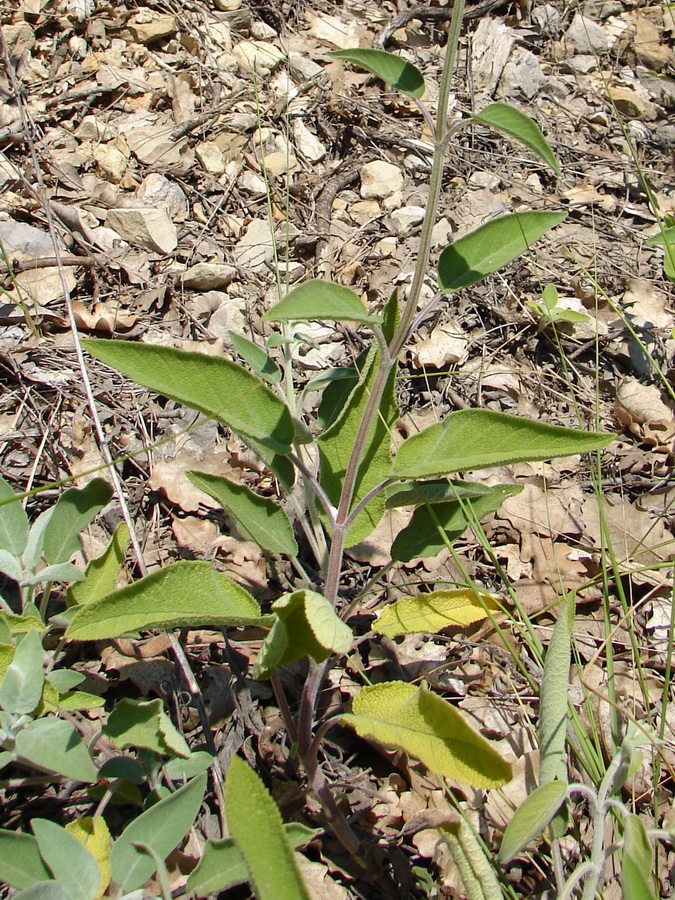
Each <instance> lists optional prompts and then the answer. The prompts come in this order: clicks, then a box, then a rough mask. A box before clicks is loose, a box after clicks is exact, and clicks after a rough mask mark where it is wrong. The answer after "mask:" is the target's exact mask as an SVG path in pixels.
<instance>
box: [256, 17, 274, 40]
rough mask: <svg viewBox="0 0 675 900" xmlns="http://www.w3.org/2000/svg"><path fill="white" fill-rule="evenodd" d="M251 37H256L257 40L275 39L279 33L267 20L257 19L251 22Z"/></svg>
mask: <svg viewBox="0 0 675 900" xmlns="http://www.w3.org/2000/svg"><path fill="white" fill-rule="evenodd" d="M251 37H254V38H255V39H256V40H257V41H273V40H274V39H275V38H278V37H279V35H278V34H277V33H276V31H275V30H274V28H272V26H271V25H268V24H267V23H266V22H260V21H255V22H252V23H251Z"/></svg>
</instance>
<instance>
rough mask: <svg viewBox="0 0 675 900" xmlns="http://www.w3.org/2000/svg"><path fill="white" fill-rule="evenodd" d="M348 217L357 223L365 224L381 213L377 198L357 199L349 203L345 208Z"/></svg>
mask: <svg viewBox="0 0 675 900" xmlns="http://www.w3.org/2000/svg"><path fill="white" fill-rule="evenodd" d="M347 213H348V215H349V218H350V219H351V220H352V221H353V222H356V224H357V225H366V224H367V223H368V222H372V220H373V219H375V218H376V217H378V216H381V215H382V210H381V209H380V204H379V203H378V202H377V200H357V201H356V203H350V204H349V206H348V208H347Z"/></svg>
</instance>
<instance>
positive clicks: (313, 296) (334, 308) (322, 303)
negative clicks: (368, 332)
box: [263, 278, 382, 324]
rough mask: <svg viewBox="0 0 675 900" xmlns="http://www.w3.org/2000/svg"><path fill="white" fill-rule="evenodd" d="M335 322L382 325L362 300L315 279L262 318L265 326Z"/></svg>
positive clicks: (348, 292)
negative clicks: (289, 323)
mask: <svg viewBox="0 0 675 900" xmlns="http://www.w3.org/2000/svg"><path fill="white" fill-rule="evenodd" d="M317 320H322V321H323V320H325V321H335V322H363V323H365V324H369V323H371V324H372V323H380V322H381V321H382V316H372V315H370V313H369V312H368V310H367V309H366V307H365V306H364V305H363V302H362V301H361V299H360V298H359V297H358V296H357V295H356V294H355V293H354V291H350V290H349V288H346V287H343V286H342V285H341V284H333V283H332V282H331V281H321V280H320V279H319V278H312V279H310V280H309V281H305V282H303V283H302V284H299V285H298V286H297V287H294V288H292V289H291V290H290V291H289V292H288V293H287V294H286V296H285V297H284V298H283V299H282V300H280V301H279V302H278V303H275V304H274V306H273V307H272V308H271V309H269V310H268V311H267V312H266V313H265V315H264V316H263V322H315V321H317Z"/></svg>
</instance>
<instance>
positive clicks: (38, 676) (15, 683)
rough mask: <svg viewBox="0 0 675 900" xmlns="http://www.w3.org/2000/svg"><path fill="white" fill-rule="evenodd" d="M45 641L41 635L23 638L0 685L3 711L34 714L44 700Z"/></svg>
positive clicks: (31, 634) (33, 632)
mask: <svg viewBox="0 0 675 900" xmlns="http://www.w3.org/2000/svg"><path fill="white" fill-rule="evenodd" d="M43 660H44V650H43V649H42V637H41V636H40V634H39V633H38V632H37V631H29V632H28V633H27V634H25V635H24V636H23V638H22V639H21V642H20V643H19V645H18V646H17V648H16V650H15V651H14V657H13V659H12V661H11V663H10V664H9V666H8V668H7V671H6V672H5V675H4V678H3V679H2V683H0V707H2V708H3V709H5V710H7V712H12V713H18V714H21V713H30V712H33V710H34V709H35V707H36V706H37V705H38V703H39V702H40V700H41V699H42V688H43V686H44V683H45V676H44V668H43Z"/></svg>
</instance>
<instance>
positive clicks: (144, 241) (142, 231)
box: [106, 208, 178, 255]
mask: <svg viewBox="0 0 675 900" xmlns="http://www.w3.org/2000/svg"><path fill="white" fill-rule="evenodd" d="M106 225H107V226H108V227H109V228H112V229H113V230H114V231H116V232H117V233H118V234H119V236H120V237H121V238H122V239H123V240H125V241H128V242H129V243H130V244H133V245H134V246H136V247H142V248H143V249H144V250H150V251H151V252H153V253H162V254H165V255H166V254H168V253H171V252H173V251H174V250H175V249H176V245H177V244H178V234H177V232H176V226H175V225H174V224H173V222H172V221H171V219H170V218H169V216H168V215H167V213H166V210H163V209H147V208H136V209H109V210H108V214H107V216H106Z"/></svg>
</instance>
